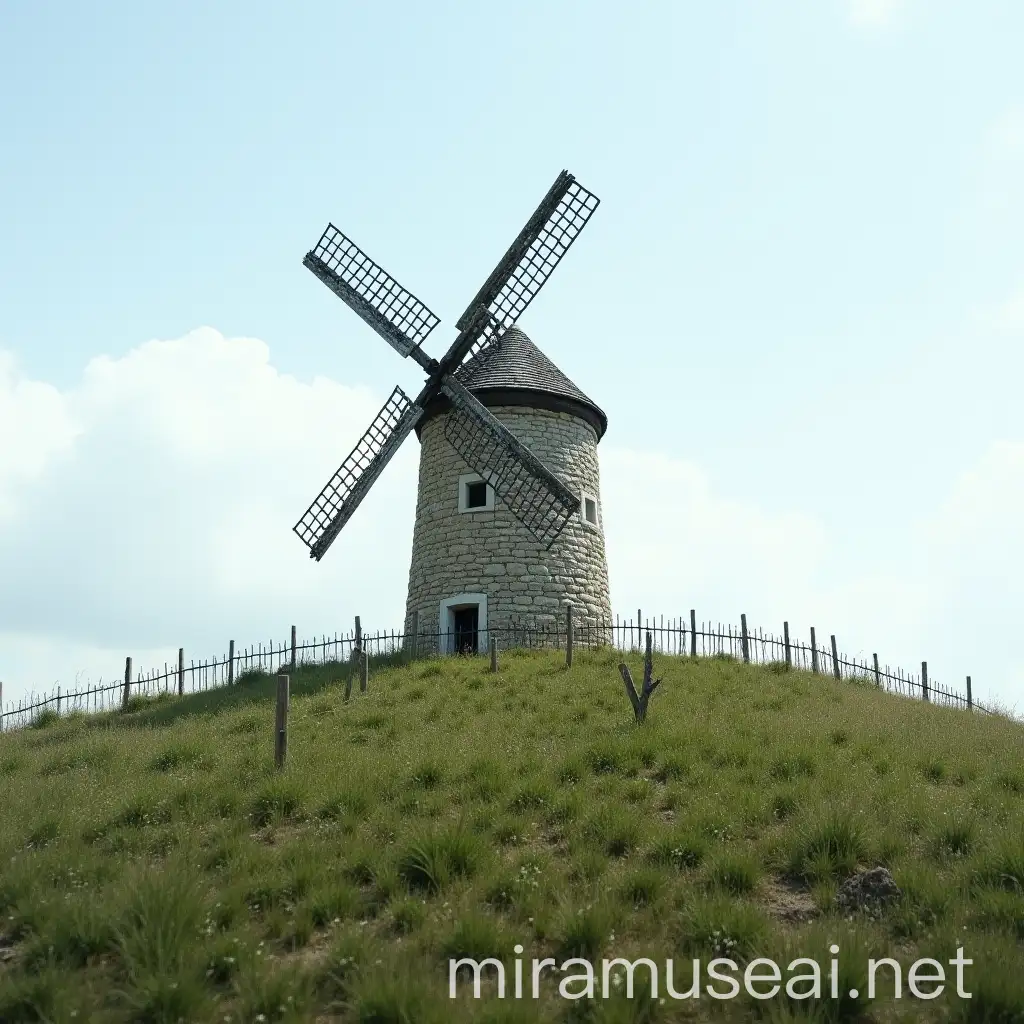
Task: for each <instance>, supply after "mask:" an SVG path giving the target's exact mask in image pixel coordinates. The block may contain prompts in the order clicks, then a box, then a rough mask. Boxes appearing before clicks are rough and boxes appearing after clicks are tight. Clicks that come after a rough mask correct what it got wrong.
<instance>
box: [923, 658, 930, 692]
mask: <svg viewBox="0 0 1024 1024" xmlns="http://www.w3.org/2000/svg"><path fill="white" fill-rule="evenodd" d="M921 698H922V700H930V699H931V698H930V697H929V696H928V662H927V661H922V662H921Z"/></svg>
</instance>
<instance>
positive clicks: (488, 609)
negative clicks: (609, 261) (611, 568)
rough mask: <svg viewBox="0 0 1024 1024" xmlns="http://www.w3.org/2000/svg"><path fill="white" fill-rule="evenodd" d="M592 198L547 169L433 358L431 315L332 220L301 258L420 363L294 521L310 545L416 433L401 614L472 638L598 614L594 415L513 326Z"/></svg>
mask: <svg viewBox="0 0 1024 1024" xmlns="http://www.w3.org/2000/svg"><path fill="white" fill-rule="evenodd" d="M598 202H599V200H598V199H597V197H596V196H595V195H593V193H591V192H588V191H587V190H586V189H585V188H583V187H582V186H581V185H580V184H579V183H578V182H577V181H576V179H575V178H574V177H573V176H572V175H571V174H569V173H568V172H567V171H562V173H561V174H560V175H559V176H558V177H557V178H556V179H555V183H554V184H553V185H552V186H551V188H550V189H549V190H548V193H547V195H545V197H544V199H543V200H542V201H541V204H540V206H538V207H537V210H536V211H535V212H534V214H533V216H532V217H531V218H530V219H529V220H528V221H527V222H526V225H525V227H524V228H523V230H522V231H521V232H520V233H519V235H518V236H517V238H516V240H515V241H514V242H513V243H512V245H511V246H510V248H509V250H508V252H506V253H505V255H504V256H503V257H502V259H501V261H500V262H499V263H498V265H497V267H495V269H494V270H493V272H492V273H491V275H490V277H488V278H487V280H486V281H485V282H484V285H483V287H482V288H481V289H480V291H479V292H478V293H477V294H476V296H475V297H474V299H473V301H472V302H471V303H470V304H469V307H468V308H467V309H466V311H465V312H464V313H463V314H462V316H461V317H460V318H459V320H458V321H457V322H456V327H457V328H458V330H459V335H458V337H457V338H456V339H455V341H454V342H453V343H452V344H451V346H450V347H449V349H448V351H447V352H446V353H445V355H444V356H443V357H442V358H441V359H440V360H436V359H431V358H430V357H429V356H428V355H427V354H426V353H425V352H424V351H423V349H422V347H421V346H422V343H423V341H424V340H425V339H426V337H427V335H429V334H430V332H431V331H432V330H433V329H434V327H436V326H437V324H438V318H437V317H436V316H435V315H434V314H433V313H432V312H431V311H430V310H429V309H428V308H427V307H426V306H425V305H424V304H423V303H422V302H420V300H419V299H417V298H416V296H415V295H413V294H412V293H411V292H409V291H407V290H406V289H405V288H403V287H402V286H401V285H400V284H399V283H398V282H397V281H396V280H395V279H394V278H392V277H391V276H390V275H389V274H388V273H387V272H386V271H385V270H384V269H383V268H382V267H380V266H379V265H378V264H376V263H374V262H373V260H371V259H370V258H369V256H367V255H366V253H364V252H363V251H362V250H361V249H359V248H358V246H356V245H355V244H354V243H353V242H352V241H351V240H350V239H348V238H346V237H345V235H343V234H342V233H341V232H340V231H339V230H338V229H337V228H336V227H334V225H333V224H329V225H328V226H327V230H326V231H325V232H324V233H323V235H322V236H321V238H320V241H319V242H318V243H317V246H316V248H314V249H312V250H311V251H310V252H308V253H307V254H306V257H305V259H304V260H303V263H304V264H305V266H306V267H308V268H309V270H311V271H312V272H313V273H314V274H315V275H316V276H317V277H318V278H320V280H321V281H322V282H323V283H324V284H326V285H327V287H328V288H330V289H331V291H333V292H334V293H335V294H336V295H337V296H338V297H339V298H341V299H342V300H343V301H344V302H345V303H346V304H347V305H348V306H349V307H350V308H351V309H352V310H353V311H354V312H356V313H357V314H358V315H359V316H360V317H362V319H363V320H365V321H366V323H368V324H369V325H370V326H371V327H372V328H373V329H374V330H375V331H376V332H377V333H378V334H379V335H380V336H381V337H383V338H384V340H385V341H386V342H387V343H388V344H389V345H391V346H392V347H393V348H394V349H396V350H397V351H398V352H399V353H400V354H401V355H402V356H411V357H412V358H413V359H414V360H415V362H417V363H418V364H419V365H420V366H421V367H422V368H423V369H424V370H425V371H426V372H427V374H428V377H427V381H426V383H425V384H424V386H423V389H422V390H421V391H420V393H419V395H417V397H416V399H415V400H412V399H410V398H409V397H408V396H407V395H405V393H404V392H403V391H402V389H401V388H397V387H396V388H395V389H394V391H393V392H392V393H391V396H390V397H389V398H388V400H387V402H385V403H384V407H383V408H382V409H381V411H380V412H379V413H378V414H377V417H376V418H375V419H374V421H373V423H371V424H370V428H369V429H368V430H367V431H366V433H365V434H364V435H363V436H362V438H360V440H359V443H358V444H357V445H356V446H355V448H353V450H352V451H351V452H350V453H349V455H348V457H347V458H346V459H345V460H344V461H343V462H342V464H341V466H340V467H339V468H338V470H337V471H336V472H335V474H334V475H333V476H332V477H331V479H330V480H329V481H328V483H327V485H326V486H325V487H324V489H323V490H322V491H321V492H320V494H319V495H318V496H317V498H316V499H315V500H314V501H313V503H312V504H311V505H310V506H309V508H308V509H307V510H306V512H305V513H304V514H303V516H302V518H301V519H300V520H299V522H298V523H297V524H296V525H295V532H296V533H297V534H298V535H299V537H300V538H301V539H302V541H303V542H304V543H305V544H306V545H307V546H308V547H309V549H310V555H311V556H312V557H313V558H316V559H317V560H319V559H320V558H322V557H323V555H324V553H325V552H326V551H327V549H328V548H329V547H330V545H331V544H332V543H333V541H334V540H335V538H336V537H337V536H338V534H339V533H340V531H341V529H342V527H343V526H344V525H345V523H347V522H348V520H349V519H350V518H351V516H352V513H353V512H354V511H355V509H356V508H357V507H358V505H359V503H360V502H361V501H362V500H363V498H364V497H366V494H367V493H368V492H369V489H370V487H371V486H372V485H373V483H374V481H375V480H376V479H377V477H378V476H379V475H380V473H381V472H382V471H383V469H384V467H385V466H386V465H387V464H388V462H389V461H390V460H391V459H392V458H393V456H394V454H395V452H396V451H397V450H398V448H399V447H400V446H401V444H402V442H403V441H404V440H405V438H406V437H408V436H409V434H410V433H412V431H413V430H416V431H417V433H418V434H419V437H420V445H421V449H420V488H419V498H418V503H417V512H416V529H415V535H414V538H413V553H412V564H411V567H410V572H409V594H408V601H407V615H406V627H407V629H408V627H409V626H411V625H412V624H413V622H414V621H415V622H417V623H418V626H419V629H420V632H421V633H427V634H433V633H434V632H435V627H434V625H433V624H434V623H436V624H437V626H436V629H437V632H438V634H439V635H440V637H441V648H442V650H445V651H448V650H453V649H455V650H465V649H466V648H469V649H471V650H476V649H478V648H479V647H481V646H483V645H484V644H486V642H487V632H488V629H495V628H497V627H499V626H508V625H513V624H516V623H517V621H522V620H524V619H525V620H527V621H529V622H530V623H534V624H540V623H542V622H544V621H545V620H547V621H552V620H553V619H554V617H555V616H556V615H557V614H558V613H559V611H560V609H561V608H562V607H563V606H564V605H565V604H566V603H567V602H572V604H573V605H574V606H576V607H577V608H578V609H579V614H580V615H582V616H583V618H584V620H585V621H588V622H589V623H591V624H597V623H608V622H609V620H610V606H609V599H608V572H607V566H606V562H605V552H604V536H603V532H602V522H601V511H600V497H599V480H598V467H597V443H598V441H599V440H600V438H601V436H602V435H603V434H604V431H605V428H606V426H607V419H606V417H605V415H604V413H603V412H602V411H601V409H600V408H599V407H598V406H597V405H595V404H594V402H592V401H591V400H590V399H589V398H587V396H586V395H584V394H583V392H582V391H580V390H579V388H577V387H576V386H575V385H574V384H573V383H572V381H570V380H569V379H568V377H566V376H565V375H564V374H563V373H562V372H561V371H560V370H559V369H558V368H557V367H556V366H555V365H554V363H552V362H551V361H550V360H549V359H548V358H547V357H546V356H544V355H543V354H542V353H541V352H540V350H539V349H537V348H536V346H534V344H533V343H532V342H531V341H530V339H529V338H527V337H526V335H525V334H523V333H522V331H519V330H518V329H516V327H515V323H516V321H517V320H518V319H519V316H520V314H521V313H522V312H523V310H525V309H526V307H527V306H528V305H529V304H530V302H531V301H532V300H533V298H534V296H535V295H536V294H537V292H539V291H540V289H541V287H542V286H543V284H544V282H545V281H546V280H547V279H548V277H549V276H550V274H551V272H552V271H553V270H554V268H555V267H556V266H557V265H558V263H559V261H560V260H561V259H562V257H563V256H564V255H565V253H566V252H567V250H568V249H569V247H570V246H571V245H572V243H573V242H574V241H575V239H576V237H577V236H578V235H579V233H580V231H582V230H583V228H584V227H585V226H586V224H587V222H588V220H589V219H590V216H591V215H592V214H593V212H594V210H596V209H597V206H598Z"/></svg>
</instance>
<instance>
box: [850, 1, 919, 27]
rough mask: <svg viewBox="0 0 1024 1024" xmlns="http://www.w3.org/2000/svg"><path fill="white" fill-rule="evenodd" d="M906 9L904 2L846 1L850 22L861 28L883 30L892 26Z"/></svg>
mask: <svg viewBox="0 0 1024 1024" xmlns="http://www.w3.org/2000/svg"><path fill="white" fill-rule="evenodd" d="M905 7H906V0H848V3H847V13H848V15H849V18H850V21H851V22H852V23H853V24H854V25H857V26H858V27H862V28H869V29H883V28H889V27H890V26H891V25H893V24H894V23H895V22H896V20H897V18H898V16H899V15H900V14H902V12H903V10H904V9H905Z"/></svg>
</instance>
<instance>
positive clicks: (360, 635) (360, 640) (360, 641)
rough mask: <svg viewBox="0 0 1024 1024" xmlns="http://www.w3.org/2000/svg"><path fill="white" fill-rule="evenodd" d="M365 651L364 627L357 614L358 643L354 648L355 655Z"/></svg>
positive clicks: (357, 655)
mask: <svg viewBox="0 0 1024 1024" xmlns="http://www.w3.org/2000/svg"><path fill="white" fill-rule="evenodd" d="M362 651H363V627H362V626H361V625H360V623H359V616H358V615H357V616H356V643H355V647H353V648H352V653H353V655H354V656H355V657H357V658H358V657H359V655H360V654H362Z"/></svg>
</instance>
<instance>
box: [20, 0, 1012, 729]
mask: <svg viewBox="0 0 1024 1024" xmlns="http://www.w3.org/2000/svg"><path fill="white" fill-rule="evenodd" d="M1021 38H1024V5H1021V4H1019V3H1018V2H1016V0H1003V2H998V0H979V2H978V3H972V4H963V3H958V2H954V0H776V2H773V3H771V4H754V3H742V2H738V0H721V2H716V3H714V4H709V3H697V2H678V0H677V2H667V0H666V2H645V0H637V2H633V3H630V4H622V3H609V2H605V0H589V2H587V3H583V2H569V0H566V2H562V0H559V2H554V3H553V2H551V0H543V2H540V0H537V2H523V3H506V4H501V5H496V4H480V3H473V2H438V3H433V4H429V5H425V4H414V3H375V4H354V3H348V2H343V3H330V4H327V3H323V4H317V3H294V4H288V5H280V4H269V3H263V2H259V0H256V2H247V3H245V4H242V3H228V2H203V3H197V2H181V3H177V4H173V5H168V4H164V5H157V4H128V3H96V4H91V5H84V6H83V5H79V4H70V3H53V2H46V0H40V2H37V3H32V4H24V3H17V2H12V0H0V196H2V199H3V201H2V202H0V681H2V682H3V684H4V701H5V702H8V701H10V700H13V699H17V697H18V696H20V695H23V694H25V693H27V692H29V691H30V690H36V691H40V690H48V689H51V688H52V687H54V686H56V685H61V686H62V687H63V688H65V689H66V688H67V687H69V686H74V685H75V684H76V682H77V683H79V684H81V683H83V682H89V681H92V682H95V681H96V680H98V679H100V678H105V679H111V678H116V677H117V676H118V675H119V673H120V672H122V671H123V665H124V658H125V656H126V655H132V656H133V658H134V661H135V664H136V666H138V667H140V668H145V667H147V666H149V665H161V664H162V663H163V662H164V661H165V660H170V659H171V658H172V657H174V656H176V651H177V649H178V647H179V646H184V647H185V649H186V652H187V656H194V657H197V658H198V657H204V656H209V655H213V654H218V653H220V652H222V651H224V650H225V649H226V647H227V642H228V640H229V639H235V640H236V641H237V643H238V644H239V645H247V644H249V643H253V642H259V641H261V640H262V641H267V640H270V639H271V638H274V639H275V640H283V639H285V638H286V637H287V635H288V630H289V627H290V625H291V624H292V623H295V624H296V625H297V627H298V630H299V634H300V636H310V635H314V634H317V635H319V634H321V633H334V632H335V631H340V630H343V629H348V628H351V623H352V620H353V617H354V616H355V615H357V614H358V615H360V616H361V619H362V622H363V623H364V625H365V626H366V628H369V629H374V628H382V629H383V628H387V629H391V628H399V627H400V625H401V621H402V617H403V614H404V602H405V590H406V584H407V576H408V566H409V557H410V551H411V540H412V523H413V516H414V511H415V489H416V466H417V458H418V445H417V444H416V442H415V440H411V441H409V442H407V443H406V445H405V446H404V448H403V449H402V451H401V452H400V453H399V456H398V457H397V458H396V459H395V460H394V461H393V462H392V464H391V465H390V466H389V467H388V469H387V471H386V472H385V474H384V475H383V476H382V478H381V479H380V480H379V481H378V484H377V485H376V486H375V487H374V489H373V491H372V493H371V495H370V497H369V498H368V499H367V500H366V501H365V502H364V504H363V505H362V506H361V507H360V509H359V511H358V512H357V514H356V515H355V516H354V518H353V520H352V521H351V522H350V524H349V525H348V526H347V527H346V529H345V531H344V533H343V534H342V535H341V537H340V538H339V539H338V541H336V542H335V544H334V546H333V547H332V549H331V551H330V553H329V554H328V555H327V557H326V558H325V559H324V560H323V562H321V563H316V562H313V561H311V560H310V559H309V558H308V556H307V552H306V549H305V547H304V546H303V545H302V544H301V542H300V541H299V540H298V539H297V538H296V537H295V536H294V535H293V534H292V532H291V528H292V525H293V524H294V523H295V521H296V520H297V519H298V518H299V516H300V515H301V514H302V512H303V511H304V510H305V508H306V506H307V505H308V504H309V502H310V501H311V500H312V499H313V497H315V495H316V494H317V492H318V491H319V490H320V487H321V486H322V485H323V483H324V482H325V481H326V480H327V478H328V477H329V476H330V475H331V473H332V472H333V471H334V469H335V468H336V466H337V464H338V463H339V462H340V461H341V459H342V458H343V457H344V455H345V454H346V453H347V452H348V451H349V449H350V448H351V446H352V445H353V444H354V443H355V441H356V439H357V438H358V437H359V436H360V434H361V433H362V431H363V430H364V429H365V427H366V426H367V425H368V423H369V421H370V419H371V418H372V417H373V415H374V413H375V412H376V411H377V409H378V408H379V407H380V405H381V404H382V403H383V401H384V399H385V398H386V396H387V395H388V393H389V392H390V391H391V389H392V388H393V387H394V385H395V384H396V383H397V384H400V385H401V386H402V387H403V389H404V390H406V391H407V392H410V393H413V394H415V392H416V391H417V390H418V388H419V386H420V384H421V379H422V374H421V372H420V371H419V369H418V368H417V367H416V366H415V365H414V364H413V362H412V360H406V361H404V362H403V361H402V360H401V359H400V358H399V357H398V355H397V354H396V353H395V352H394V351H393V350H392V349H391V348H390V347H388V346H387V345H386V344H384V343H383V341H382V340H381V339H380V338H378V337H377V336H376V335H375V334H373V332H372V331H370V330H369V328H367V327H366V325H365V324H363V322H362V321H360V320H359V319H358V318H357V317H355V316H354V315H353V314H352V313H351V312H350V311H349V310H348V309H347V308H345V307H344V306H343V304H342V303H340V302H339V301H338V300H337V298H335V297H334V296H333V295H332V294H331V293H330V292H329V291H328V290H327V289H326V288H324V287H323V286H322V285H321V284H320V283H319V282H318V281H317V280H315V279H314V277H313V275H312V274H310V273H309V272H308V271H307V270H305V269H304V268H303V266H302V263H301V261H302V257H303V255H304V254H305V252H306V251H307V250H308V249H310V248H311V247H312V246H313V245H314V243H315V242H316V240H317V238H318V237H319V235H320V233H321V231H322V230H323V228H324V226H325V225H326V224H327V222H328V221H333V222H334V223H335V224H337V225H338V226H339V227H340V228H341V229H342V230H343V231H344V232H345V233H346V234H348V235H349V236H350V237H351V238H353V239H354V240H355V241H356V242H357V243H358V244H359V245H361V246H362V247H363V248H364V249H365V250H367V251H368V252H369V254H370V255H371V256H372V257H373V258H375V259H376V260H377V261H378V262H379V263H381V264H382V265H383V266H385V267H386V268H387V270H388V271H389V272H390V273H392V274H393V275H394V276H395V277H396V278H397V279H398V280H399V281H400V282H401V283H402V284H403V285H405V286H406V287H408V288H409V289H411V290H412V291H413V292H414V293H415V294H416V295H418V296H419V297H420V298H421V299H423V301H425V302H426V303H427V304H428V305H429V306H430V307H431V309H433V310H434V311H435V312H436V313H437V314H438V315H439V316H440V317H441V319H442V325H441V326H440V327H439V328H438V329H437V330H436V331H435V332H434V334H433V335H431V337H430V339H429V340H428V342H427V345H426V348H427V350H428V352H429V353H430V354H432V355H435V356H436V355H439V354H440V353H441V352H443V350H444V349H445V348H446V347H447V345H448V344H449V343H450V341H451V340H452V338H453V337H454V326H453V325H454V321H455V319H456V318H457V317H458V316H459V314H460V313H461V312H462V310H463V309H464V308H465V306H466V304H467V303H468V301H469V299H470V298H471V297H472V296H473V295H474V294H475V292H476V290H477V289H478V288H479V286H480V284H481V283H482V281H483V279H484V278H485V277H486V275H487V274H488V273H489V272H490V270H491V268H492V267H493V265H494V264H495V262H496V261H497V259H498V258H499V257H500V256H501V255H502V253H504V251H505V249H506V248H507V246H508V244H509V243H510V241H511V240H512V238H513V237H514V236H515V234H516V233H517V232H518V230H519V229H520V227H521V226H522V224H523V222H524V221H525V220H526V218H527V217H528V216H529V214H530V213H532V211H533V210H534V208H535V207H536V204H537V203H538V201H539V200H540V198H541V196H542V195H543V194H544V192H545V191H546V190H547V188H548V187H549V185H550V184H551V182H552V181H553V180H554V177H555V175H556V174H557V173H558V172H559V171H560V170H561V169H562V168H567V169H568V170H570V171H571V172H572V173H573V174H575V175H576V176H577V178H578V179H579V180H580V182H581V183H582V184H583V185H585V186H586V187H587V188H589V189H591V190H592V191H594V192H595V193H596V194H597V195H598V196H599V197H600V198H601V201H602V202H601V206H600V208H599V209H598V211H597V213H596V214H595V216H594V217H593V219H592V221H591V222H590V224H589V225H588V227H587V228H586V230H585V231H584V233H583V234H582V235H581V237H580V239H579V241H578V243H577V244H576V245H575V246H574V247H573V248H572V250H571V251H570V253H569V254H568V255H567V257H566V259H565V260H564V261H563V263H562V264H561V265H560V266H559V268H558V269H557V271H556V273H555V274H554V275H553V277H552V278H551V280H550V281H549V282H548V284H547V286H546V287H545V289H544V290H543V292H542V293H541V294H540V296H539V297H538V298H537V299H536V301H535V302H534V303H533V304H532V305H531V307H530V308H529V310H527V312H526V313H525V314H524V315H523V317H522V320H521V321H520V324H519V326H520V327H522V328H523V329H524V330H525V331H526V332H527V333H528V334H529V335H530V336H531V338H532V339H533V340H534V342H535V343H536V344H537V345H538V346H539V347H540V348H541V349H542V350H543V351H544V352H545V353H546V354H547V355H548V356H549V357H550V358H551V359H553V360H554V362H555V363H556V364H558V366H559V367H560V368H561V369H562V370H563V371H564V372H565V373H566V374H567V375H568V376H569V377H570V378H572V380H573V381H574V382H575V383H576V384H577V385H578V386H579V387H581V388H582V389H583V390H584V391H585V392H586V393H587V394H588V395H590V396H591V397H592V398H593V399H594V400H595V401H596V402H597V403H598V404H599V405H600V406H601V407H602V408H603V409H604V410H605V411H606V413H607V414H608V419H609V428H608V432H607V434H606V436H605V438H604V439H603V441H602V442H601V446H600V457H601V472H602V495H601V497H602V509H603V519H604V524H605V533H606V540H607V547H608V561H609V573H610V581H611V594H612V605H613V608H614V609H615V611H616V612H618V613H619V614H621V615H623V616H630V615H633V614H635V609H637V608H641V609H643V611H644V614H645V615H647V614H653V615H665V616H666V617H668V616H676V615H686V614H688V611H689V609H690V608H695V609H696V610H697V614H698V618H700V619H707V620H711V621H721V622H733V623H735V622H738V621H739V618H740V614H741V613H745V614H746V615H747V618H748V621H749V622H750V623H751V624H752V625H756V626H761V627H764V628H765V629H766V630H772V631H774V632H780V631H781V627H782V622H783V621H784V620H788V621H789V623H790V627H791V629H792V630H793V632H794V633H795V634H798V635H801V636H804V637H806V635H807V632H808V627H809V626H811V625H814V626H816V628H817V631H818V635H819V636H827V635H828V634H830V633H834V634H836V636H837V641H838V643H839V646H840V648H841V649H842V650H845V651H847V652H848V653H849V654H850V655H854V656H859V657H866V658H870V655H871V653H872V652H877V653H878V654H879V657H880V659H881V661H882V662H883V663H888V664H891V665H901V666H903V667H904V668H905V669H909V670H913V671H918V670H919V668H920V663H921V661H922V660H927V661H928V666H929V676H930V677H931V678H933V679H935V680H936V681H937V682H939V683H941V684H944V685H949V686H953V687H959V686H962V684H963V680H964V677H965V676H966V675H968V674H969V675H971V676H972V679H973V683H974V692H975V695H976V696H977V697H978V699H980V700H989V701H992V702H994V703H998V704H1000V705H1001V706H1004V707H1007V708H1017V709H1018V712H1019V710H1020V708H1021V707H1022V706H1024V662H1022V661H1021V656H1020V653H1019V651H1018V650H1017V645H1016V644H1015V643H1014V640H1015V638H1016V634H1017V626H1018V620H1019V615H1020V612H1021V609H1022V606H1024V531H1022V530H1021V526H1020V524H1021V522H1022V521H1024V412H1022V403H1021V401H1020V390H1021V381H1022V380H1024V354H1022V351H1024V249H1022V247H1021V238H1022V237H1024V66H1022V64H1021V61H1020V54H1019V41H1020V39H1021Z"/></svg>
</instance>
